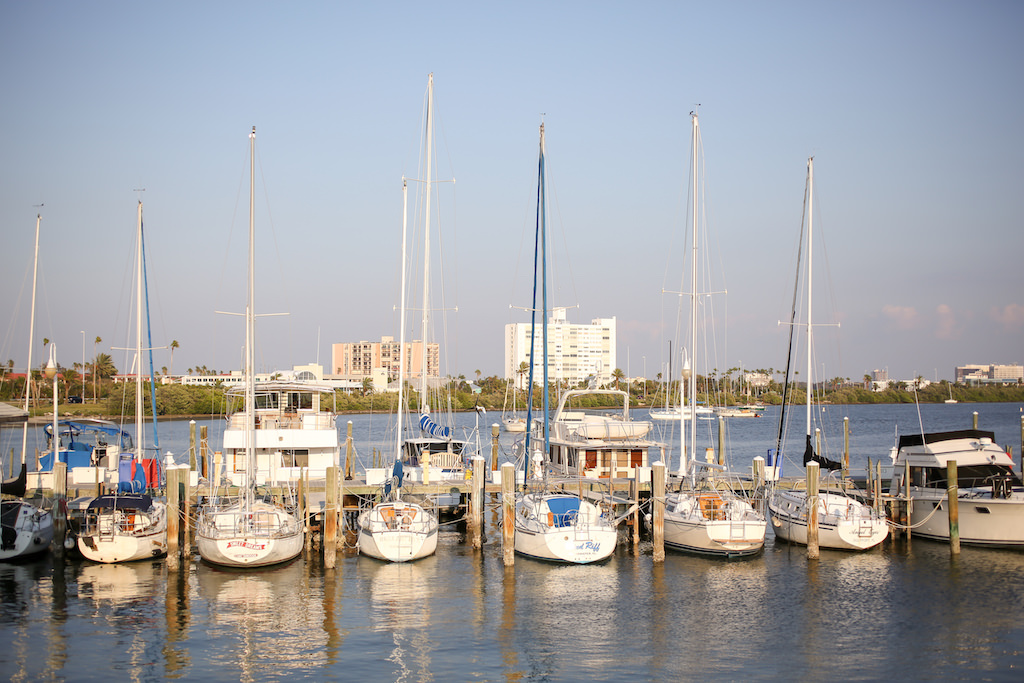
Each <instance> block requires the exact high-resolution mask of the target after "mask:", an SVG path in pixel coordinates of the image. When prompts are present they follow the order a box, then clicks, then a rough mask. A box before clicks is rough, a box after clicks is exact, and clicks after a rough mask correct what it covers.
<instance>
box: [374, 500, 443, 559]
mask: <svg viewBox="0 0 1024 683" xmlns="http://www.w3.org/2000/svg"><path fill="white" fill-rule="evenodd" d="M437 528H438V525H437V519H436V518H435V517H434V516H433V515H432V514H430V513H429V512H428V511H427V510H425V509H423V508H422V507H420V506H419V505H416V504H414V503H405V502H402V501H393V502H388V503H378V504H377V505H375V506H373V509H372V510H367V511H366V512H364V513H363V514H361V515H360V516H359V552H360V553H361V554H363V555H369V556H370V557H373V558H376V559H378V560H383V561H385V562H412V561H414V560H419V559H422V558H424V557H427V556H429V555H433V554H434V552H435V551H436V550H437Z"/></svg>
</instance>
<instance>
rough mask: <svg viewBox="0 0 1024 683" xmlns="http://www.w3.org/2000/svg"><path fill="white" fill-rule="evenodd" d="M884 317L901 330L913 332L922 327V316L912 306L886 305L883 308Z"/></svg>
mask: <svg viewBox="0 0 1024 683" xmlns="http://www.w3.org/2000/svg"><path fill="white" fill-rule="evenodd" d="M882 315H884V316H885V317H886V318H888V319H889V320H891V321H892V322H893V323H894V324H895V325H896V327H898V328H899V329H901V330H913V329H915V328H917V327H919V326H920V325H921V315H920V314H919V313H918V312H917V309H916V308H914V307H912V306H894V305H892V304H886V305H885V306H883V307H882Z"/></svg>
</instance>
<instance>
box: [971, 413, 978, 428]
mask: <svg viewBox="0 0 1024 683" xmlns="http://www.w3.org/2000/svg"><path fill="white" fill-rule="evenodd" d="M971 424H972V425H973V426H974V428H975V429H977V428H978V411H977V410H975V411H974V415H972V416H971Z"/></svg>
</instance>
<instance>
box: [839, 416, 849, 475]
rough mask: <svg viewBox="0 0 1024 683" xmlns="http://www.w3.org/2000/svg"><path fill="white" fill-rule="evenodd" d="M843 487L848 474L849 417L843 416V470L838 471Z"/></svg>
mask: <svg viewBox="0 0 1024 683" xmlns="http://www.w3.org/2000/svg"><path fill="white" fill-rule="evenodd" d="M840 474H841V476H842V480H843V489H846V478H847V477H848V476H850V418H848V417H844V418H843V471H842V472H841V473H840Z"/></svg>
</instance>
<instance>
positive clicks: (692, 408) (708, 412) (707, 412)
mask: <svg viewBox="0 0 1024 683" xmlns="http://www.w3.org/2000/svg"><path fill="white" fill-rule="evenodd" d="M689 369H690V360H689V359H688V358H687V359H684V360H683V374H684V375H685V374H686V373H687V372H688V371H689ZM668 380H669V381H668V386H671V384H672V342H671V341H670V342H669V344H668ZM683 391H684V387H683V383H682V382H680V383H679V404H678V405H672V404H671V401H670V397H669V393H668V389H667V387H666V391H665V407H664V408H651V410H650V411H648V412H649V413H650V416H651V419H652V420H658V421H661V422H678V421H679V420H692V419H693V418H694V417H696V418H697V419H699V420H710V419H711V418H712V417H714V414H715V411H713V410H712V409H711V408H708V407H707V406H699V405H696V404H694V403H691V404H690V405H689V406H686V405H685V404H686V401H685V400H683Z"/></svg>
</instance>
